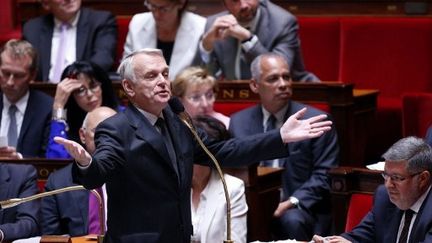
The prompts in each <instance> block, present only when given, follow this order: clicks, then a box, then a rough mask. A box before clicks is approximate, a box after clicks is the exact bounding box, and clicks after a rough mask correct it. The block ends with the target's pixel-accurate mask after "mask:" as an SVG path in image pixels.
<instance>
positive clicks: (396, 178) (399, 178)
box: [381, 171, 423, 183]
mask: <svg viewBox="0 0 432 243" xmlns="http://www.w3.org/2000/svg"><path fill="white" fill-rule="evenodd" d="M422 172H423V171H420V172H417V173H414V174H411V175H408V176H401V175H396V174H393V175H389V174H387V173H386V172H382V173H381V175H382V177H383V178H384V180H385V181H386V180H387V179H390V180H391V181H392V182H396V183H399V182H402V181H404V180H406V179H408V178H412V177H414V176H416V175H419V174H421V173H422Z"/></svg>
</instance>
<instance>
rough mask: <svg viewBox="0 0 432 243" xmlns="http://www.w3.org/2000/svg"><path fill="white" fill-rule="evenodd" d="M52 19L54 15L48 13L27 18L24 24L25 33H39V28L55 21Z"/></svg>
mask: <svg viewBox="0 0 432 243" xmlns="http://www.w3.org/2000/svg"><path fill="white" fill-rule="evenodd" d="M52 19H53V17H52V15H51V14H48V15H42V16H38V17H35V18H32V19H29V20H27V21H26V22H25V23H24V25H23V34H26V33H28V32H29V31H31V32H34V33H37V29H39V28H41V27H44V26H46V25H48V23H49V22H50V21H53V20H52ZM38 34H40V33H38Z"/></svg>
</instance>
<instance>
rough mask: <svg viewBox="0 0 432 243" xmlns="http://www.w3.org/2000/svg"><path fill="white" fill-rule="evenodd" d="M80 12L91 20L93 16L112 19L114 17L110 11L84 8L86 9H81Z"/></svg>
mask: <svg viewBox="0 0 432 243" xmlns="http://www.w3.org/2000/svg"><path fill="white" fill-rule="evenodd" d="M80 11H81V14H83V15H88V16H90V17H92V18H93V17H94V16H105V17H113V16H114V15H113V13H111V12H110V11H106V10H99V9H92V8H86V7H83V8H81V10H80Z"/></svg>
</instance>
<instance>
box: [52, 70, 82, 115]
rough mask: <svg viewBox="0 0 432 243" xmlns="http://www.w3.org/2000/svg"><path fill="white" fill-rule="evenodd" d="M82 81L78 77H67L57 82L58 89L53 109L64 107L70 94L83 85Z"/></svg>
mask: <svg viewBox="0 0 432 243" xmlns="http://www.w3.org/2000/svg"><path fill="white" fill-rule="evenodd" d="M81 85H82V83H81V82H80V81H78V80H77V79H76V78H65V79H63V81H61V82H60V83H58V84H57V89H56V93H55V97H54V103H53V109H54V110H56V109H64V106H65V105H66V102H67V101H68V99H69V96H70V95H71V94H72V92H73V91H74V90H77V89H78V88H79V87H81Z"/></svg>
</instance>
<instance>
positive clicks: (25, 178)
mask: <svg viewBox="0 0 432 243" xmlns="http://www.w3.org/2000/svg"><path fill="white" fill-rule="evenodd" d="M20 170H22V172H20V173H15V174H14V176H15V177H20V178H12V179H13V180H17V182H16V183H18V184H20V186H19V191H18V195H16V196H17V197H18V198H23V197H28V196H31V195H35V194H36V193H37V192H38V188H37V183H36V169H35V168H34V167H33V166H28V167H27V166H26V167H22V168H20ZM18 180H19V181H18ZM39 208H40V203H39V201H38V200H33V201H30V202H26V203H22V204H21V205H19V206H17V207H16V209H15V208H9V209H5V210H4V211H3V213H4V218H9V219H11V218H13V220H7V221H9V222H5V223H3V224H0V230H1V231H3V233H4V240H5V241H12V240H15V239H20V238H28V237H32V236H36V235H37V234H38V233H39V225H38V222H39V220H38V219H39Z"/></svg>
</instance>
